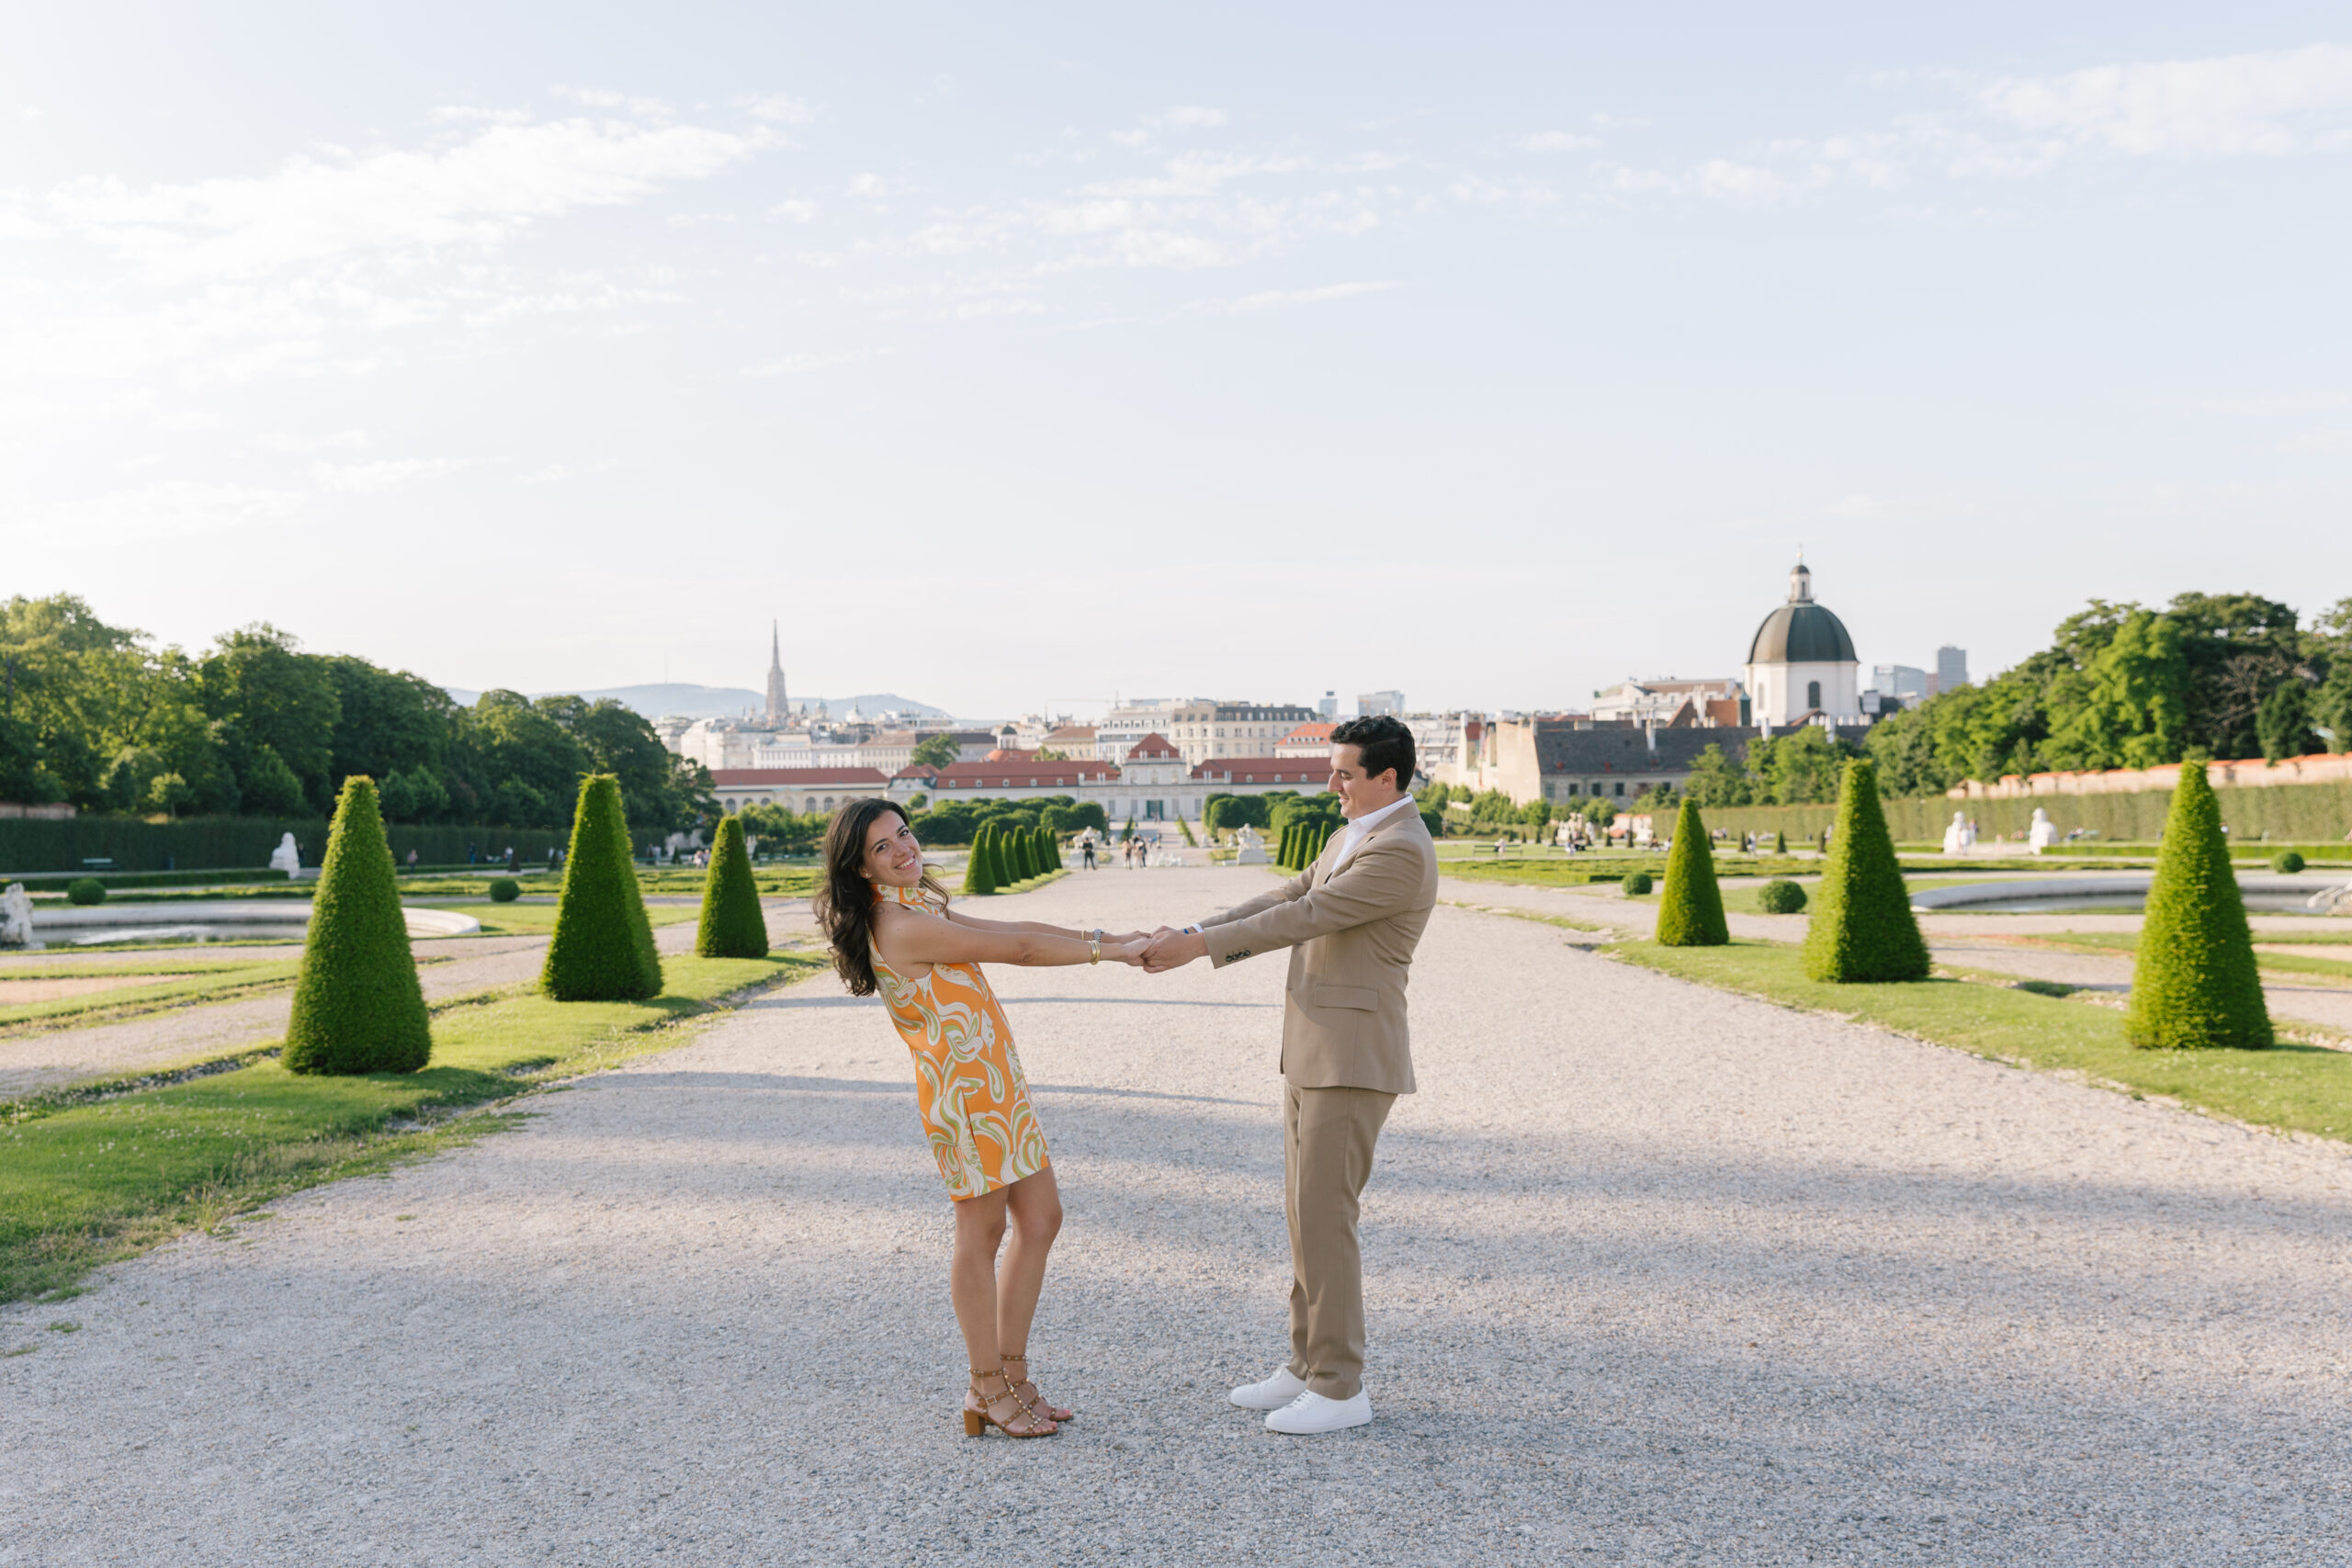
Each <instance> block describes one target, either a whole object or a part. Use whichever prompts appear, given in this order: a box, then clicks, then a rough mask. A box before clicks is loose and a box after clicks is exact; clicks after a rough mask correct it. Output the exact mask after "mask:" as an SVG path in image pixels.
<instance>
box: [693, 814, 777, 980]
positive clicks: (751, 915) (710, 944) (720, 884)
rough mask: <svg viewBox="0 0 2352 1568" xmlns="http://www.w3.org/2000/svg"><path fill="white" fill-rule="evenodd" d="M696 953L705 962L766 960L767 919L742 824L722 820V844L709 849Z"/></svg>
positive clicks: (719, 830) (733, 820)
mask: <svg viewBox="0 0 2352 1568" xmlns="http://www.w3.org/2000/svg"><path fill="white" fill-rule="evenodd" d="M695 955H696V956H698V957H702V958H765V957H766V956H767V955H768V918H767V916H766V915H765V914H763V912H762V911H761V909H760V888H759V884H758V883H756V882H754V881H753V880H752V857H751V854H750V852H747V851H746V850H745V849H744V848H743V819H742V818H741V817H722V818H719V819H718V842H716V843H714V844H713V845H711V848H710V874H709V875H708V876H707V877H706V878H704V879H703V885H702V923H701V924H700V925H699V926H697V927H696V928H695Z"/></svg>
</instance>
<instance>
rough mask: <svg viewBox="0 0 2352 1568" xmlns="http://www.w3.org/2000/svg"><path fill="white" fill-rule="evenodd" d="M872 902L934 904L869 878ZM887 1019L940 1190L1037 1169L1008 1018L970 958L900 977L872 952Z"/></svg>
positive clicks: (976, 1192) (1004, 1181) (1041, 1162)
mask: <svg viewBox="0 0 2352 1568" xmlns="http://www.w3.org/2000/svg"><path fill="white" fill-rule="evenodd" d="M875 899H876V902H877V903H878V902H881V901H882V900H884V899H894V900H896V901H897V902H898V903H899V904H902V905H904V906H905V907H906V908H910V909H923V910H927V911H929V912H931V913H933V914H936V913H938V912H939V908H938V905H937V903H936V901H935V900H934V898H933V897H932V896H930V895H928V894H926V893H925V892H924V890H923V889H922V888H920V887H890V886H876V889H875ZM874 978H875V980H876V983H877V985H878V987H879V988H880V990H881V993H882V1000H883V1002H884V1003H885V1005H887V1006H888V1008H889V1010H890V1021H891V1022H892V1023H894V1024H896V1025H898V1028H899V1037H900V1038H902V1039H904V1040H905V1041H906V1043H907V1049H908V1050H909V1051H910V1052H911V1053H913V1055H914V1059H915V1097H916V1099H917V1100H918V1101H919V1102H920V1103H921V1105H922V1130H923V1132H924V1133H925V1134H927V1135H928V1136H929V1137H930V1139H931V1152H932V1155H933V1157H934V1158H936V1159H937V1160H938V1161H939V1174H940V1177H941V1179H943V1180H944V1181H945V1182H946V1183H947V1195H948V1196H949V1197H950V1198H955V1199H964V1198H979V1197H984V1196H986V1195H987V1194H988V1193H990V1192H993V1191H995V1190H997V1189H998V1188H1000V1187H1010V1186H1011V1185H1012V1183H1014V1182H1016V1181H1018V1180H1020V1179H1022V1178H1023V1177H1026V1176H1035V1175H1036V1174H1037V1173H1038V1172H1039V1171H1041V1170H1043V1169H1045V1168H1046V1134H1045V1133H1044V1132H1043V1131H1042V1130H1040V1129H1039V1127H1038V1125H1037V1113H1036V1112H1035V1111H1032V1110H1031V1109H1030V1108H1029V1080H1028V1079H1027V1078H1026V1077H1023V1076H1022V1072H1021V1058H1020V1057H1019V1056H1018V1055H1014V1054H1013V1049H1012V1025H1010V1024H1008V1023H1007V1022H1005V1021H1004V1010H1003V1009H1002V1008H1001V1007H999V1006H998V1005H997V1000H996V993H995V992H994V991H991V990H989V982H988V976H985V975H983V974H981V973H980V966H979V965H978V964H933V965H932V966H931V973H930V974H928V975H925V976H922V978H921V979H919V980H910V979H908V978H907V977H906V976H903V975H900V974H899V972H898V971H896V970H894V969H892V968H891V967H890V966H889V965H888V964H885V963H883V962H882V954H881V953H878V952H877V953H875V954H874Z"/></svg>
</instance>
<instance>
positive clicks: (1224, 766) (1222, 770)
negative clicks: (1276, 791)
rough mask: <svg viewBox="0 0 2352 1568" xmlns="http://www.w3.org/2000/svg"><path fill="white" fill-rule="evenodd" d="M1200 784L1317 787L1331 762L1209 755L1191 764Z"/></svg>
mask: <svg viewBox="0 0 2352 1568" xmlns="http://www.w3.org/2000/svg"><path fill="white" fill-rule="evenodd" d="M1193 778H1194V779H1195V780H1197V781H1199V782H1201V783H1203V784H1313V785H1317V786H1320V785H1323V784H1329V782H1330V779H1331V764H1330V763H1329V762H1328V761H1324V760H1323V759H1322V758H1320V757H1211V758H1210V759H1209V760H1208V761H1205V762H1202V763H1199V764H1197V765H1196V766H1194V768H1193Z"/></svg>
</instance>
